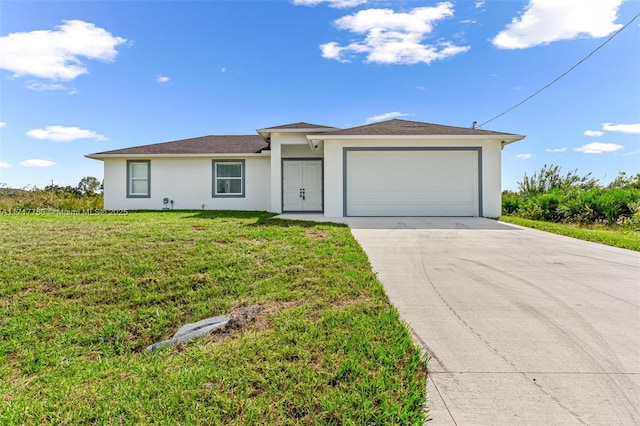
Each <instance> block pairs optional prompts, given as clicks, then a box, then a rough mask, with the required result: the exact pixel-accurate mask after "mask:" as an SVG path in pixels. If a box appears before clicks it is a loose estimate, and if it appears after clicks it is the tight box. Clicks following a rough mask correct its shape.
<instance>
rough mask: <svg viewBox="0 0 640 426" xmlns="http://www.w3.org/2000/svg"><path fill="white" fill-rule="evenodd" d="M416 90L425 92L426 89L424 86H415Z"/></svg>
mask: <svg viewBox="0 0 640 426" xmlns="http://www.w3.org/2000/svg"><path fill="white" fill-rule="evenodd" d="M416 89H418V90H427V88H426V87H424V86H416Z"/></svg>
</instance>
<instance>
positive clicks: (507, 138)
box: [307, 134, 525, 144]
mask: <svg viewBox="0 0 640 426" xmlns="http://www.w3.org/2000/svg"><path fill="white" fill-rule="evenodd" d="M391 138H393V139H396V140H397V139H402V140H419V139H434V140H435V139H440V140H442V139H450V140H453V139H468V140H487V139H492V140H499V141H501V142H505V143H506V144H510V143H513V142H517V141H519V140H522V139H524V138H525V136H523V135H515V134H502V135H501V134H497V135H308V136H307V139H309V140H313V141H315V140H321V141H326V140H361V139H367V140H383V139H391Z"/></svg>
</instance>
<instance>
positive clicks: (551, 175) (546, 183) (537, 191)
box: [502, 165, 640, 229]
mask: <svg viewBox="0 0 640 426" xmlns="http://www.w3.org/2000/svg"><path fill="white" fill-rule="evenodd" d="M590 176H591V174H590V173H589V174H587V175H585V176H580V175H579V174H578V172H577V170H574V171H570V172H569V173H567V174H566V175H564V176H563V175H561V173H560V167H558V166H553V165H552V166H547V165H545V166H544V167H543V168H542V170H541V171H540V172H538V173H534V174H533V175H531V177H528V176H527V175H525V176H524V180H523V181H522V182H518V187H519V192H512V191H505V192H503V194H502V211H503V214H505V215H513V216H519V217H522V218H525V219H532V220H544V221H549V222H572V223H580V224H592V223H603V224H607V225H614V224H623V225H627V226H630V227H632V228H634V229H640V174H636V175H634V176H627V175H626V173H624V172H621V173H620V174H619V175H618V177H617V178H616V179H615V180H614V181H613V182H611V183H610V184H609V185H607V186H606V187H602V186H601V185H599V184H598V181H597V180H596V179H593V178H591V177H590Z"/></svg>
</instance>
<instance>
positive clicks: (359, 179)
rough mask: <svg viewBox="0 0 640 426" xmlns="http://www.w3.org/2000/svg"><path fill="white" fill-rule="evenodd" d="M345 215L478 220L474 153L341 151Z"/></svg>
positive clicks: (476, 160) (460, 151)
mask: <svg viewBox="0 0 640 426" xmlns="http://www.w3.org/2000/svg"><path fill="white" fill-rule="evenodd" d="M345 190H346V194H345V198H346V215H347V216H478V215H479V211H478V206H479V192H478V151H477V150H457V151H450V150H447V151H444V150H405V151H360V150H347V151H346V188H345Z"/></svg>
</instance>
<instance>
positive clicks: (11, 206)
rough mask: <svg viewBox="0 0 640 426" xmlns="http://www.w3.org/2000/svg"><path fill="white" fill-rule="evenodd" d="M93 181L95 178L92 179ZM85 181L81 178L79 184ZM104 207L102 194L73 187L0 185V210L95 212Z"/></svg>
mask: <svg viewBox="0 0 640 426" xmlns="http://www.w3.org/2000/svg"><path fill="white" fill-rule="evenodd" d="M94 179H95V178H94ZM84 180H86V178H83V180H82V181H81V182H83V181H84ZM103 205H104V202H103V195H102V193H95V192H90V191H84V192H83V191H81V190H80V189H78V188H77V187H73V186H65V187H62V186H58V185H49V186H46V187H45V188H44V189H39V188H29V187H27V188H23V189H10V188H7V187H6V185H0V210H5V211H12V210H21V209H22V210H29V209H55V210H95V209H102V208H103Z"/></svg>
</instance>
